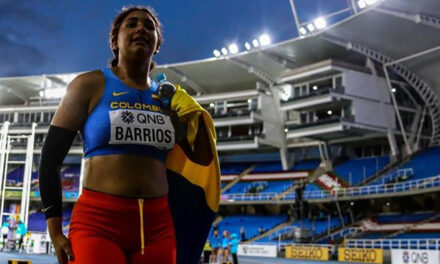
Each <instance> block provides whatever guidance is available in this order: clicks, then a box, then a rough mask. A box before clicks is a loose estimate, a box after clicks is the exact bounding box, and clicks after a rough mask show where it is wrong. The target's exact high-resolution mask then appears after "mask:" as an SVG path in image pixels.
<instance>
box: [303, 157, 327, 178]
mask: <svg viewBox="0 0 440 264" xmlns="http://www.w3.org/2000/svg"><path fill="white" fill-rule="evenodd" d="M331 171H333V168H332V164H331V162H330V161H326V160H325V161H322V162H321V163H320V164H319V166H318V168H316V169H315V170H314V171H313V172H312V173H311V174H309V176H307V178H306V182H308V183H312V182H314V181H315V180H316V179H318V178H319V177H320V176H321V175H323V174H325V173H327V172H331Z"/></svg>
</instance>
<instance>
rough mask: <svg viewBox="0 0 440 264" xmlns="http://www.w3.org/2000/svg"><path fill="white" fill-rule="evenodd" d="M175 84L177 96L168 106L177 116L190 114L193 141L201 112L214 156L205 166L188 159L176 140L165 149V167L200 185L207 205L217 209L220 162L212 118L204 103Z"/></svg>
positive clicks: (189, 127)
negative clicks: (200, 102) (172, 145)
mask: <svg viewBox="0 0 440 264" xmlns="http://www.w3.org/2000/svg"><path fill="white" fill-rule="evenodd" d="M176 86H177V87H178V88H177V91H176V94H174V97H175V96H176V95H177V96H178V97H177V98H174V97H173V100H172V101H171V109H172V110H174V111H177V113H178V115H179V117H181V116H182V117H183V116H186V117H188V116H189V118H188V119H187V121H188V122H193V123H192V124H188V134H190V132H191V133H193V135H192V136H191V137H193V140H192V142H193V143H194V139H195V138H196V135H197V129H198V120H199V116H200V115H201V116H202V119H203V122H204V123H205V127H206V132H207V134H208V138H209V144H210V146H211V151H212V157H213V159H212V161H211V163H210V164H209V165H207V166H203V165H200V164H197V163H195V162H193V161H191V160H190V159H189V158H188V157H187V156H186V154H185V152H184V151H183V150H182V149H181V148H180V146H179V145H177V144H176V145H175V146H174V148H173V149H172V150H171V151H170V152H169V153H168V156H167V159H166V162H165V164H166V167H167V169H169V170H172V171H174V172H176V173H178V174H180V175H182V176H183V177H185V178H186V179H187V180H188V181H189V182H191V183H192V184H194V185H197V186H200V187H201V188H202V189H203V191H204V192H205V197H206V202H207V204H208V206H209V207H210V208H211V210H213V211H214V212H217V211H218V207H219V203H220V164H219V161H218V155H217V149H216V141H217V138H216V134H215V128H214V122H213V121H212V118H211V116H210V115H209V113H208V112H207V111H206V110H205V109H203V107H201V106H200V104H199V103H197V102H196V101H195V100H194V98H192V97H191V96H190V95H188V94H187V93H186V92H185V90H183V89H181V88H180V87H179V86H178V85H176ZM179 91H180V92H179ZM182 91H183V92H182ZM173 101H174V104H173ZM176 101H178V103H176ZM194 113H198V115H194ZM194 116H196V117H197V118H195V117H194ZM194 119H196V121H194ZM190 130H191V131H190ZM188 137H189V136H188ZM188 142H189V140H188Z"/></svg>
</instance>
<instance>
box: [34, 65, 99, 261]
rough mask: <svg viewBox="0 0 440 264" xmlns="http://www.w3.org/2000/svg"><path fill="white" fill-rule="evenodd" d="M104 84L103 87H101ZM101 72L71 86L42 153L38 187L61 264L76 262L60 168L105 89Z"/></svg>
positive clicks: (87, 75) (53, 121)
mask: <svg viewBox="0 0 440 264" xmlns="http://www.w3.org/2000/svg"><path fill="white" fill-rule="evenodd" d="M101 82H102V83H101ZM103 82H104V81H103V77H102V74H100V73H99V72H96V71H95V72H89V73H85V74H81V75H79V76H78V77H77V78H75V79H74V80H73V81H72V82H71V83H70V84H69V86H68V88H67V92H66V94H65V96H64V97H63V99H62V101H61V103H60V105H59V106H58V109H57V111H56V113H55V116H54V118H53V120H52V123H51V126H50V127H49V131H48V134H47V136H46V138H45V142H44V144H43V148H42V150H41V160H40V168H39V184H40V194H41V200H42V204H43V208H44V213H45V217H46V220H47V225H48V229H49V234H50V237H51V240H52V242H53V244H54V248H55V251H56V253H57V258H58V262H59V263H67V258H69V259H71V258H73V253H72V251H71V249H70V245H69V241H68V239H67V238H66V237H65V236H64V235H63V233H62V227H61V216H62V215H61V212H62V210H61V209H62V187H61V186H62V185H61V177H60V168H61V165H62V162H63V160H64V158H65V157H66V155H67V153H68V151H69V149H70V147H71V145H72V142H73V140H74V138H75V136H76V134H77V132H78V130H79V129H80V128H81V127H82V126H83V124H84V122H85V121H86V119H87V115H88V113H89V109H90V108H91V107H93V106H91V104H92V103H93V102H95V101H96V99H95V98H96V97H97V96H98V93H99V90H100V89H101V88H102V87H103V86H101V84H103Z"/></svg>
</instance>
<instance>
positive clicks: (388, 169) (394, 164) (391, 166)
mask: <svg viewBox="0 0 440 264" xmlns="http://www.w3.org/2000/svg"><path fill="white" fill-rule="evenodd" d="M410 159H411V157H410V156H406V157H405V158H404V159H403V160H401V161H395V162H392V161H390V163H388V164H387V165H385V166H384V167H383V168H382V169H381V170H379V171H376V173H374V174H373V175H371V177H369V178H367V179H365V180H363V181H361V182H360V183H359V184H358V185H357V186H364V185H368V184H370V183H372V182H373V181H375V180H377V179H379V178H380V177H382V176H384V175H385V174H387V173H390V172H391V171H393V170H395V169H398V168H399V167H400V166H402V165H403V164H405V163H407V162H408V161H410Z"/></svg>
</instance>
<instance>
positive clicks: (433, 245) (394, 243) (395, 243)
mask: <svg viewBox="0 0 440 264" xmlns="http://www.w3.org/2000/svg"><path fill="white" fill-rule="evenodd" d="M345 246H346V247H349V248H381V249H425V250H428V249H430V250H440V239H347V240H346V241H345Z"/></svg>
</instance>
